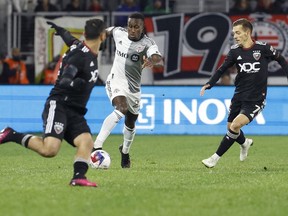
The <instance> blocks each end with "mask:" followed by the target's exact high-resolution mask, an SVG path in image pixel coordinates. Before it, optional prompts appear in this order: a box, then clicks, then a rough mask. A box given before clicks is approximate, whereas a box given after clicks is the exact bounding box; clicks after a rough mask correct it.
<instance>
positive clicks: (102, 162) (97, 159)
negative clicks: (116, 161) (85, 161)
mask: <svg viewBox="0 0 288 216" xmlns="http://www.w3.org/2000/svg"><path fill="white" fill-rule="evenodd" d="M110 163H111V158H110V155H109V154H108V153H107V152H106V151H104V150H96V151H94V152H92V153H91V156H90V166H91V167H92V168H94V169H108V168H109V166H110Z"/></svg>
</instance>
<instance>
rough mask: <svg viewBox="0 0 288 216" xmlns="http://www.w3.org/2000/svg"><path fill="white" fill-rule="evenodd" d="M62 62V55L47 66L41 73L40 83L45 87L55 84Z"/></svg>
mask: <svg viewBox="0 0 288 216" xmlns="http://www.w3.org/2000/svg"><path fill="white" fill-rule="evenodd" d="M61 60H62V58H61V57H60V55H57V56H55V57H54V58H53V59H52V61H51V62H49V63H48V64H47V66H46V67H45V68H44V69H43V71H42V73H41V78H40V83H42V84H45V85H51V84H55V82H56V79H57V76H58V71H59V68H60V63H61Z"/></svg>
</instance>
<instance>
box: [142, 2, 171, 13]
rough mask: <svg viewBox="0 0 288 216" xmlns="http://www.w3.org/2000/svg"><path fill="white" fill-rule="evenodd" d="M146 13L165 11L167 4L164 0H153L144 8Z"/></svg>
mask: <svg viewBox="0 0 288 216" xmlns="http://www.w3.org/2000/svg"><path fill="white" fill-rule="evenodd" d="M144 12H145V13H165V12H166V9H165V5H164V2H163V0H152V1H150V3H149V4H148V5H147V6H146V7H145V9H144Z"/></svg>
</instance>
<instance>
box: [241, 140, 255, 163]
mask: <svg viewBox="0 0 288 216" xmlns="http://www.w3.org/2000/svg"><path fill="white" fill-rule="evenodd" d="M252 145H253V140H252V139H248V138H246V140H245V142H244V143H243V144H242V145H240V161H244V160H245V159H246V158H247V156H248V150H249V148H250V147H251V146H252Z"/></svg>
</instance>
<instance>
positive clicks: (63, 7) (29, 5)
mask: <svg viewBox="0 0 288 216" xmlns="http://www.w3.org/2000/svg"><path fill="white" fill-rule="evenodd" d="M166 1H167V2H168V4H169V10H171V11H172V10H173V5H174V3H175V0H141V1H140V0H109V1H104V0H61V1H60V0H12V3H13V7H14V9H15V10H16V11H18V12H24V11H28V12H49V11H51V12H52V11H67V12H72V11H73V12H75V11H77V12H83V11H122V12H123V11H125V12H127V11H142V12H154V11H155V12H165V11H166V12H167V9H166Z"/></svg>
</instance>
